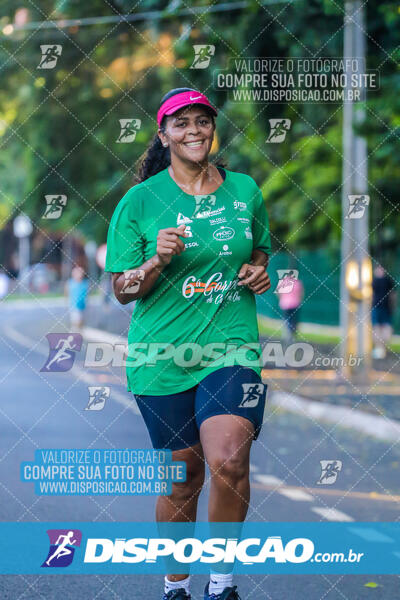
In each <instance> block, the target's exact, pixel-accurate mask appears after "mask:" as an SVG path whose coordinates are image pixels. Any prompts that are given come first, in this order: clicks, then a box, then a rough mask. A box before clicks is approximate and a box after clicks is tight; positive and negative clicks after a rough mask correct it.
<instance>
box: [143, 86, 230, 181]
mask: <svg viewBox="0 0 400 600" xmlns="http://www.w3.org/2000/svg"><path fill="white" fill-rule="evenodd" d="M197 91H198V90H195V89H193V88H175V89H173V90H170V91H169V92H167V93H166V94H165V96H164V97H163V98H162V99H161V102H160V106H161V104H163V103H164V102H165V101H166V100H168V98H171V97H172V96H175V94H180V93H181V92H197ZM210 115H211V116H212V119H213V123H214V124H215V121H214V115H213V113H211V111H210ZM165 122H166V115H164V117H163V119H162V121H161V125H160V129H161V131H162V132H163V133H164V132H165ZM139 161H140V162H139V167H138V170H137V173H136V175H135V176H134V184H137V183H141V182H142V181H145V180H146V179H148V178H149V177H151V176H152V175H156V174H157V173H159V172H160V171H162V170H163V169H166V168H167V167H168V166H169V165H170V164H171V154H170V150H169V147H167V148H165V147H164V146H163V145H162V143H161V140H160V138H159V137H158V135H157V133H156V134H155V135H154V137H153V139H152V140H151V142H150V144H149V146H148V147H147V149H146V150H145V152H144V153H143V154H142V156H141V157H140V159H139ZM215 166H217V167H226V163H225V161H224V160H223V159H218V161H217V162H216V163H215Z"/></svg>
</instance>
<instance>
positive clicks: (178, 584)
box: [164, 575, 190, 594]
mask: <svg viewBox="0 0 400 600" xmlns="http://www.w3.org/2000/svg"><path fill="white" fill-rule="evenodd" d="M189 584H190V575H188V576H187V577H186V579H181V580H180V581H170V580H169V579H168V578H167V576H165V577H164V592H165V593H166V594H168V592H170V591H171V590H178V589H179V588H183V589H184V590H185V592H186V593H187V594H189Z"/></svg>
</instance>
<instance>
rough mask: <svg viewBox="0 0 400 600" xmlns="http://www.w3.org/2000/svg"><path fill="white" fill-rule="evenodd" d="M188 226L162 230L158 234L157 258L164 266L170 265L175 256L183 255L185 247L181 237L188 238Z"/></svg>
mask: <svg viewBox="0 0 400 600" xmlns="http://www.w3.org/2000/svg"><path fill="white" fill-rule="evenodd" d="M185 228H186V225H179V227H167V228H166V229H160V230H159V232H158V234H157V256H158V258H159V260H160V263H161V264H162V265H169V263H170V262H171V259H172V257H173V255H174V254H182V252H183V251H184V250H185V245H184V243H183V241H182V240H181V239H180V237H179V236H183V237H188V236H187V235H186V234H185Z"/></svg>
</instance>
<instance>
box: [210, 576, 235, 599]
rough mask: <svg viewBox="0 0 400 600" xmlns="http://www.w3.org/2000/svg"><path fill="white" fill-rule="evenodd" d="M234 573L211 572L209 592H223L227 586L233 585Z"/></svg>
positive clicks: (216, 593)
mask: <svg viewBox="0 0 400 600" xmlns="http://www.w3.org/2000/svg"><path fill="white" fill-rule="evenodd" d="M232 583H233V573H213V572H211V574H210V586H209V588H208V593H209V594H215V595H218V594H222V592H223V591H224V589H225V588H226V587H232Z"/></svg>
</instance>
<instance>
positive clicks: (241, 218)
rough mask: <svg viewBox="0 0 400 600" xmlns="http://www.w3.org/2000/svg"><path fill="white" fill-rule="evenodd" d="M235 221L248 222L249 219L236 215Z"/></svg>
mask: <svg viewBox="0 0 400 600" xmlns="http://www.w3.org/2000/svg"><path fill="white" fill-rule="evenodd" d="M236 221H240V222H241V223H250V219H248V218H247V217H237V218H236Z"/></svg>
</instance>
